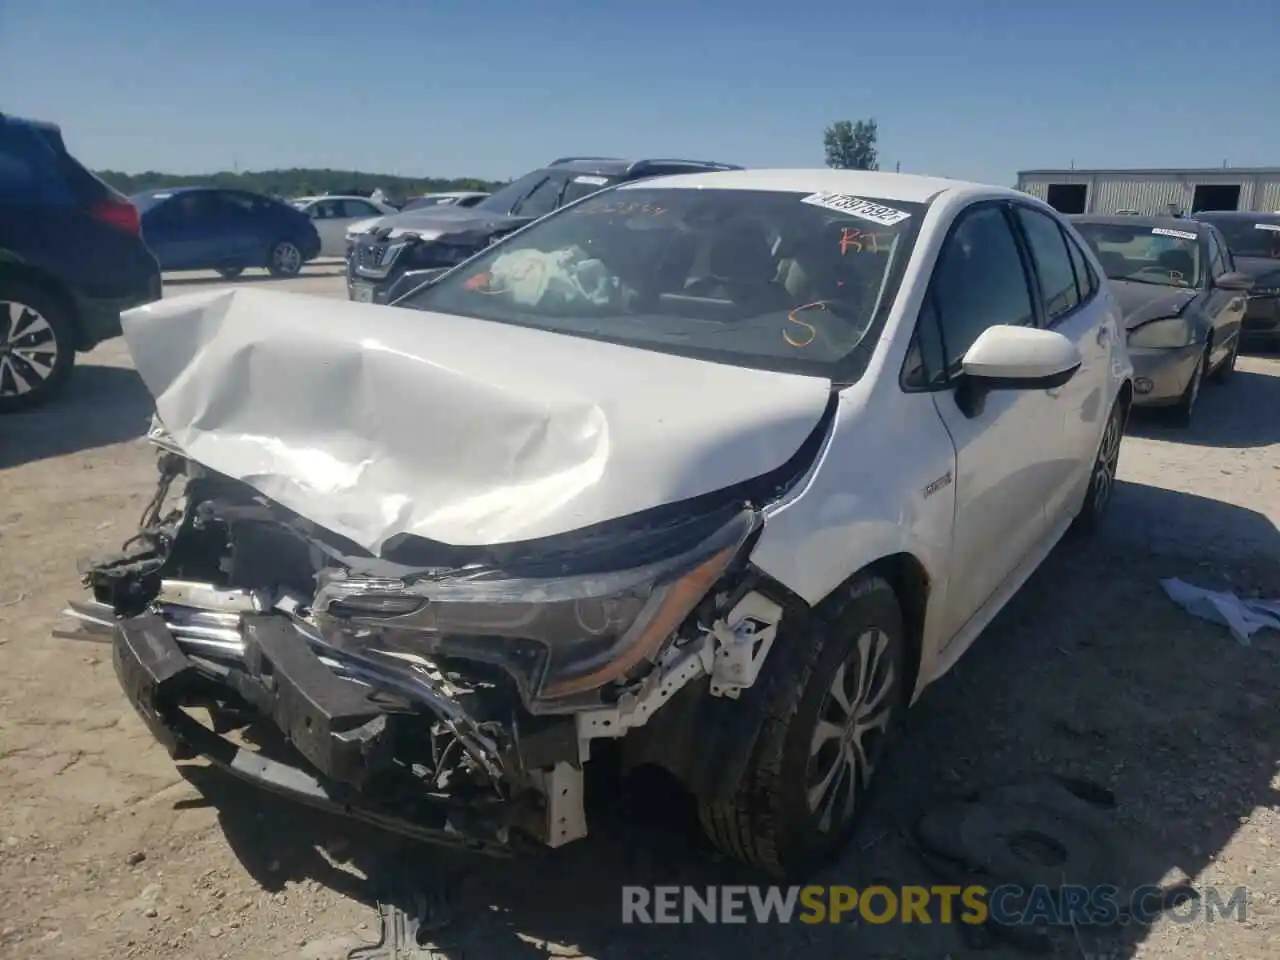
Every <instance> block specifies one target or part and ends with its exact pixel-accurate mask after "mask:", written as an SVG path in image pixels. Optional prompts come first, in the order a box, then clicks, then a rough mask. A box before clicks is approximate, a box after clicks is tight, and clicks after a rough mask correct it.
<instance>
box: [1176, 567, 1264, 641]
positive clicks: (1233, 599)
mask: <svg viewBox="0 0 1280 960" xmlns="http://www.w3.org/2000/svg"><path fill="white" fill-rule="evenodd" d="M1160 586H1162V587H1164V592H1165V593H1167V594H1168V595H1169V599H1171V600H1172V601H1173V602H1174V603H1176V604H1178V605H1179V606H1180V607H1182V608H1183V609H1184V610H1186V611H1187V612H1188V613H1190V614H1191V615H1192V616H1196V617H1199V618H1200V619H1202V620H1208V621H1209V622H1211V623H1220V624H1222V625H1223V626H1225V627H1227V628H1228V629H1230V630H1231V635H1232V636H1233V637H1235V638H1236V640H1238V641H1239V642H1240V643H1241V644H1243V645H1244V646H1246V647H1247V646H1249V644H1250V641H1251V640H1252V638H1253V635H1254V634H1255V633H1257V632H1258V631H1259V630H1261V629H1263V628H1264V627H1270V628H1271V629H1273V630H1280V600H1246V599H1244V598H1242V597H1237V596H1236V595H1235V594H1234V593H1227V592H1225V591H1219V590H1207V589H1205V588H1204V587H1197V586H1193V585H1192V584H1190V583H1186V582H1184V581H1182V580H1178V579H1176V578H1173V579H1169V580H1161V581H1160Z"/></svg>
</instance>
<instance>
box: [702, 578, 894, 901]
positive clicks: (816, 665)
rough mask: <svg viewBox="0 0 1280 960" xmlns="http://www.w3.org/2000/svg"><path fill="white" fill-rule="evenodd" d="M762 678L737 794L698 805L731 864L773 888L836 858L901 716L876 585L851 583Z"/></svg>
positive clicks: (790, 639) (783, 644)
mask: <svg viewBox="0 0 1280 960" xmlns="http://www.w3.org/2000/svg"><path fill="white" fill-rule="evenodd" d="M772 657H775V658H777V661H776V662H771V663H770V664H768V665H767V666H766V674H767V673H769V671H770V668H776V670H777V671H778V672H777V673H776V674H775V675H774V676H771V677H770V676H762V677H761V678H760V680H759V681H758V682H760V683H766V682H767V683H769V684H770V689H771V690H773V691H776V692H778V695H776V696H774V698H773V703H772V705H771V706H770V708H769V711H770V712H769V716H768V717H766V720H765V724H764V727H763V729H762V731H761V734H760V739H759V742H758V743H757V744H756V748H755V752H754V754H753V756H752V759H751V763H750V766H749V768H748V770H747V772H746V774H745V775H744V777H743V782H742V784H741V786H740V787H739V789H738V792H737V794H736V795H735V796H734V797H733V798H732V799H731V800H728V801H720V802H704V803H702V804H701V805H700V816H701V820H702V825H703V828H704V829H705V830H706V832H707V835H708V836H709V837H710V838H711V840H712V842H713V843H715V844H716V846H718V847H719V848H720V849H721V850H722V851H724V852H725V853H726V854H728V855H729V856H731V857H734V858H736V859H739V860H742V861H744V862H746V863H748V864H750V865H752V866H755V867H758V868H761V869H763V870H765V871H766V872H768V873H771V874H773V875H774V876H778V877H794V876H799V875H802V874H804V873H807V872H808V871H810V870H811V869H813V868H814V867H816V866H818V865H819V864H821V863H822V862H823V861H825V860H827V859H828V858H830V857H831V856H833V855H834V854H836V853H838V852H839V851H840V849H841V848H842V847H843V846H844V844H845V842H846V840H847V839H848V837H849V835H850V833H851V832H852V829H853V827H854V825H855V823H856V818H857V815H858V813H859V812H860V811H861V809H862V806H863V800H864V798H865V796H866V791H867V788H868V786H869V785H870V783H871V777H872V774H873V773H874V772H875V770H876V767H877V765H878V764H879V762H880V760H881V758H882V757H883V755H884V751H885V748H886V747H887V745H888V744H889V742H890V739H891V738H892V736H893V734H894V733H895V732H896V731H897V729H898V727H899V725H900V723H901V720H902V715H903V713H904V711H905V709H906V704H907V695H906V694H907V691H906V689H905V684H906V683H907V681H908V677H907V670H906V666H907V657H906V648H905V640H904V633H903V623H902V611H901V609H900V607H899V605H898V600H897V597H896V596H895V595H894V592H893V589H892V587H890V586H889V584H888V583H886V582H885V581H884V580H882V579H880V578H879V577H867V578H864V579H861V580H858V581H855V582H854V583H853V584H852V585H851V586H850V587H848V588H846V589H844V590H843V591H842V593H841V595H840V596H839V598H838V599H837V600H835V601H834V608H833V609H830V610H828V611H825V615H822V614H818V615H815V617H814V618H813V619H812V620H811V621H809V622H807V623H806V626H805V630H804V631H801V630H797V629H788V628H787V625H786V620H784V621H783V628H782V631H781V633H780V634H779V636H778V638H777V640H776V641H775V643H774V646H773V652H772Z"/></svg>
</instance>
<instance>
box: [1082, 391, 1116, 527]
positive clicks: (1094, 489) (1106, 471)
mask: <svg viewBox="0 0 1280 960" xmlns="http://www.w3.org/2000/svg"><path fill="white" fill-rule="evenodd" d="M1127 419H1128V407H1127V406H1126V405H1125V402H1124V398H1123V397H1117V398H1116V402H1115V403H1114V404H1112V406H1111V413H1110V414H1109V415H1108V417H1107V423H1106V426H1105V427H1103V429H1102V436H1101V437H1100V438H1099V439H1098V452H1097V454H1095V456H1094V460H1093V469H1092V470H1091V471H1090V473H1089V492H1088V493H1086V494H1085V497H1084V506H1083V507H1082V508H1081V510H1080V512H1079V513H1078V514H1077V515H1076V518H1075V520H1074V521H1073V522H1072V524H1071V527H1072V530H1073V531H1074V532H1076V533H1080V534H1090V533H1093V532H1094V531H1096V530H1097V529H1098V527H1099V526H1101V524H1102V518H1103V516H1104V515H1105V514H1106V511H1107V506H1108V505H1109V504H1110V503H1111V495H1112V493H1113V492H1114V491H1115V485H1116V469H1117V467H1118V465H1119V463H1120V445H1121V443H1122V441H1123V440H1124V428H1125V421H1126V420H1127Z"/></svg>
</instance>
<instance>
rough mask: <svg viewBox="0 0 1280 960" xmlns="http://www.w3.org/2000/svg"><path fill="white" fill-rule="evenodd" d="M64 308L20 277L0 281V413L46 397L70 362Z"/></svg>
mask: <svg viewBox="0 0 1280 960" xmlns="http://www.w3.org/2000/svg"><path fill="white" fill-rule="evenodd" d="M75 356H76V355H75V330H74V326H73V323H72V319H71V313H70V309H69V308H68V307H67V306H66V305H65V304H64V303H62V302H61V301H60V300H59V299H58V298H56V297H53V296H51V295H50V294H48V293H47V292H45V291H44V290H42V289H40V288H39V287H37V286H33V285H32V284H29V283H25V282H22V281H0V414H3V413H14V412H16V411H18V410H28V409H30V408H32V407H36V406H39V405H40V404H42V403H44V402H45V401H46V400H48V399H50V398H51V397H52V396H53V395H54V394H55V393H57V391H58V389H59V388H60V387H61V386H62V385H63V383H65V382H66V379H67V377H69V376H70V375H71V369H72V367H73V366H74V365H75Z"/></svg>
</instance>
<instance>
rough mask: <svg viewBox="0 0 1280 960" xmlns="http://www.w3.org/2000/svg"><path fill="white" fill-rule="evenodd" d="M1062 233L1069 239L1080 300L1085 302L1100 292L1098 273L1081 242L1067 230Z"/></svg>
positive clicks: (1069, 249)
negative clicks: (1074, 238) (1086, 256)
mask: <svg viewBox="0 0 1280 960" xmlns="http://www.w3.org/2000/svg"><path fill="white" fill-rule="evenodd" d="M1062 235H1063V236H1064V237H1066V239H1067V252H1068V253H1070V254H1071V266H1072V267H1073V268H1075V272H1076V289H1078V290H1079V291H1080V302H1081V303H1083V302H1085V301H1086V300H1088V299H1089V298H1090V297H1092V296H1093V295H1094V294H1095V293H1097V292H1098V275H1097V274H1096V273H1094V272H1093V268H1092V267H1091V266H1089V261H1088V259H1086V258H1085V255H1084V252H1083V251H1082V250H1081V249H1080V244H1078V243H1076V242H1075V240H1073V239H1072V237H1071V234H1069V233H1067V231H1065V230H1064V231H1062Z"/></svg>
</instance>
